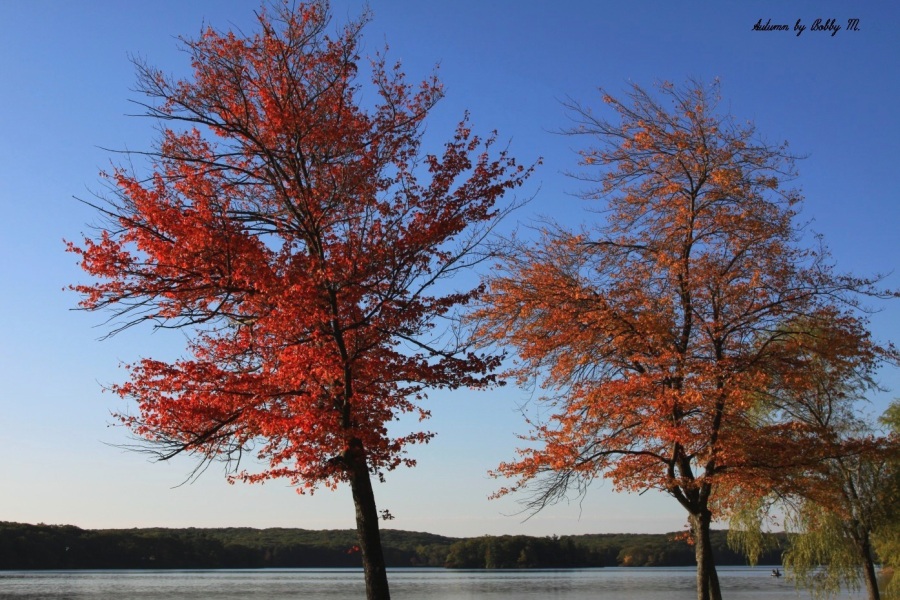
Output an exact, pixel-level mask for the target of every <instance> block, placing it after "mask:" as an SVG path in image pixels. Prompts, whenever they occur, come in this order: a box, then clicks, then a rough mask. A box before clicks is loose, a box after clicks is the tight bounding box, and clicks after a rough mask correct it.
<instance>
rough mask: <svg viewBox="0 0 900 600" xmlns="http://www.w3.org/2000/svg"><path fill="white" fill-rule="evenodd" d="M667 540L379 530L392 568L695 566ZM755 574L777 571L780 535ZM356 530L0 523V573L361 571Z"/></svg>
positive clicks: (722, 549)
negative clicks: (767, 568) (761, 569)
mask: <svg viewBox="0 0 900 600" xmlns="http://www.w3.org/2000/svg"><path fill="white" fill-rule="evenodd" d="M676 536H677V534H676V533H666V534H618V533H606V534H585V535H574V536H573V535H567V536H549V537H534V536H524V535H503V536H480V537H469V538H452V537H447V536H441V535H436V534H431V533H423V532H414V531H402V530H395V529H385V530H383V532H382V538H383V544H384V550H385V559H386V562H387V565H388V567H389V568H423V567H433V568H449V569H475V570H480V569H492V570H494V569H502V570H508V569H569V568H599V567H685V566H693V565H694V564H695V562H694V549H693V547H691V546H690V545H688V544H687V542H685V541H683V540H680V539H676ZM726 536H727V532H726V531H723V530H717V531H714V532H713V535H712V546H713V553H714V555H715V557H716V563H717V565H720V566H744V565H746V564H747V563H746V560H745V559H744V557H743V556H742V555H740V554H738V553H736V552H734V551H733V550H731V549H729V548H728V546H727V543H726ZM773 538H774V539H773V542H774V544H773V546H774V547H775V548H776V549H775V550H773V551H770V552H769V553H767V554H765V555H764V556H762V557H761V558H760V561H759V563H760V565H761V566H763V565H765V566H774V565H780V564H781V550H780V549H779V548H782V547H783V546H784V535H783V534H775V535H774V536H773ZM360 565H361V560H360V555H359V552H358V550H357V549H356V532H355V531H354V530H349V529H348V530H307V529H289V528H268V529H254V528H250V527H226V528H171V529H170V528H133V529H82V528H79V527H76V526H74V525H45V524H38V525H32V524H26V523H11V522H0V570H73V569H74V570H88V569H89V570H111V569H119V570H126V569H127V570H177V569H181V570H184V569H199V570H207V569H319V568H327V569H332V568H351V569H352V568H358V567H359V566H360Z"/></svg>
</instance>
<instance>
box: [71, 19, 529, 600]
mask: <svg viewBox="0 0 900 600" xmlns="http://www.w3.org/2000/svg"><path fill="white" fill-rule="evenodd" d="M270 13H273V14H270ZM365 22H366V18H365V17H364V18H362V19H360V20H358V21H355V22H351V23H350V24H349V25H347V26H346V27H344V28H343V29H341V30H339V31H337V32H336V33H334V34H329V33H328V31H327V29H328V23H329V14H328V5H327V3H326V2H312V3H309V4H302V5H297V6H296V7H294V6H293V5H292V3H284V4H281V5H277V6H275V7H274V8H273V9H265V8H264V9H263V10H262V11H261V12H260V14H259V31H258V32H257V33H254V34H252V35H243V34H237V33H234V32H225V33H222V32H219V31H215V30H213V29H207V30H205V31H204V32H203V34H202V35H201V36H200V37H199V38H198V39H196V40H183V43H184V46H185V48H186V50H187V51H188V53H189V55H190V57H191V61H192V66H193V75H192V77H190V78H188V79H179V80H175V79H172V78H170V77H168V76H166V75H165V74H164V73H163V72H162V71H160V70H158V69H155V68H153V67H151V66H149V65H147V64H146V63H143V62H136V67H137V73H138V88H139V91H140V92H142V93H143V94H145V96H146V98H147V100H146V101H145V102H144V103H143V106H144V107H145V108H146V115H147V116H150V117H152V118H154V119H156V120H158V121H159V122H160V123H161V125H162V131H161V138H160V140H159V141H158V143H157V145H156V146H155V147H154V148H153V150H152V151H150V152H148V153H145V155H146V156H147V157H149V160H150V164H151V169H150V173H149V175H144V174H138V173H134V172H132V171H131V170H129V169H126V168H117V169H115V170H114V171H113V172H111V173H109V174H107V175H106V177H108V179H109V181H110V186H109V189H110V193H109V194H107V195H106V196H105V197H104V198H102V200H101V201H97V202H92V203H91V205H92V206H93V207H94V208H96V210H97V211H99V212H100V213H101V214H102V215H104V216H105V217H106V219H105V225H104V226H102V227H101V228H100V231H99V232H98V233H97V234H96V235H94V236H89V237H86V238H85V239H84V241H83V242H82V243H80V244H74V243H70V244H69V250H70V251H71V252H74V253H76V254H77V255H78V256H79V258H80V264H81V266H82V267H83V269H84V270H85V271H87V273H89V274H90V275H92V276H94V280H93V281H92V282H91V283H86V284H83V285H75V286H73V289H75V290H76V291H77V292H80V293H81V294H83V300H82V301H81V307H83V308H84V309H87V310H98V309H107V310H111V311H113V312H114V313H115V315H116V316H117V317H118V322H119V323H121V326H120V327H117V328H115V329H113V331H112V333H115V332H117V331H119V330H120V329H121V328H125V327H130V326H133V325H138V324H141V323H145V322H146V323H151V324H152V325H153V326H155V327H157V328H177V329H180V330H182V331H184V332H187V333H188V335H189V341H188V342H187V352H188V355H187V357H186V358H183V359H180V360H176V361H171V362H169V361H161V360H153V359H145V360H141V361H139V362H137V363H136V364H132V365H130V366H128V371H129V378H128V380H127V381H126V382H125V383H121V384H119V385H116V386H114V387H113V389H114V391H115V392H117V393H118V394H120V395H121V396H123V397H125V398H129V399H133V400H134V401H136V403H137V412H136V414H133V415H123V416H122V417H121V419H122V421H123V422H124V423H125V425H127V426H128V427H129V428H131V429H132V430H133V431H134V432H135V433H136V434H137V435H139V436H141V437H142V438H144V439H145V440H147V441H149V443H150V444H151V447H153V448H155V449H156V451H157V453H158V456H159V457H160V458H162V459H167V458H170V457H172V456H175V455H177V454H181V453H188V454H191V455H195V456H198V457H200V458H201V459H202V460H204V461H205V460H213V459H223V460H226V461H234V462H232V463H230V464H231V465H232V466H233V467H234V470H233V471H232V472H231V473H232V474H231V477H232V478H234V479H237V480H243V481H248V482H257V481H262V480H267V479H272V478H286V479H287V480H289V481H290V482H291V483H292V484H293V485H296V486H298V487H299V489H300V490H301V491H302V490H304V489H306V490H312V489H314V488H315V487H316V486H320V485H324V486H327V487H334V486H337V485H338V484H340V483H342V482H347V483H349V485H350V488H351V490H352V493H353V499H354V503H355V506H356V522H357V528H358V532H359V546H360V548H361V551H362V555H363V560H364V566H365V573H366V583H367V590H368V597H369V598H388V597H389V592H388V585H387V578H386V575H385V568H384V558H383V555H382V550H381V543H380V538H379V528H378V513H377V512H376V504H375V499H374V495H373V489H372V485H371V479H370V477H371V476H372V475H376V476H378V477H381V476H382V475H383V474H384V473H385V472H386V471H390V470H392V469H394V468H396V467H397V466H399V465H409V466H411V465H412V464H414V461H413V460H412V459H410V458H409V457H408V456H407V455H406V450H405V449H406V447H407V446H408V445H410V444H416V443H424V442H427V441H428V440H429V438H430V437H431V435H432V434H431V433H429V432H427V431H416V432H412V433H408V434H406V435H400V436H396V435H394V434H392V433H391V432H390V431H389V423H390V422H391V421H393V420H395V419H397V417H398V416H399V415H401V414H404V413H418V414H419V415H420V416H421V417H422V418H423V419H424V418H425V417H427V416H428V412H427V411H426V410H424V409H423V408H421V407H420V405H419V402H418V401H419V400H421V399H422V397H423V396H424V393H425V391H426V389H428V388H450V389H452V388H457V387H460V386H481V385H484V384H486V383H488V382H490V381H491V380H492V376H491V374H490V373H491V370H492V369H493V368H494V367H495V366H496V364H497V360H496V358H495V357H493V356H491V355H488V354H476V353H474V352H471V351H469V349H467V347H466V346H465V345H464V344H463V343H462V342H461V341H460V338H459V337H458V336H456V335H453V334H452V333H451V334H448V335H444V334H442V333H441V330H434V329H433V328H435V327H436V326H438V325H439V324H440V323H439V321H440V320H441V319H447V320H448V321H447V322H448V323H449V322H450V320H452V317H453V314H454V311H455V310H456V308H457V307H460V306H462V305H464V304H466V303H467V302H469V301H470V300H471V299H472V298H473V297H474V296H475V295H476V294H477V292H478V290H477V289H469V290H464V291H458V292H446V293H442V294H437V295H435V294H434V292H433V290H434V289H436V286H435V284H437V283H438V282H441V281H444V280H446V279H447V278H448V277H449V276H451V275H453V274H454V273H456V272H458V271H460V270H462V269H467V268H469V267H470V266H472V265H473V264H474V263H475V262H477V261H478V260H481V259H482V258H483V255H482V254H479V253H476V252H475V250H476V249H477V248H479V247H480V242H481V241H482V240H483V239H484V236H485V235H487V233H488V232H489V231H490V229H491V227H492V226H493V225H494V224H495V223H496V222H497V220H498V219H499V218H501V217H502V216H503V214H504V213H505V212H506V211H507V210H508V209H509V208H510V206H507V207H505V208H502V207H499V206H498V204H497V202H498V200H499V199H500V198H501V197H502V196H503V195H504V194H505V193H506V192H508V191H509V190H512V189H513V188H515V187H517V186H519V185H520V184H522V182H523V181H524V179H525V178H526V177H527V176H528V174H529V173H530V169H526V168H523V167H522V166H520V165H518V164H517V163H516V161H515V160H514V159H513V158H512V157H510V156H509V155H508V154H507V152H506V151H505V150H496V149H495V146H494V141H495V136H489V137H488V138H486V139H484V138H480V137H478V136H476V135H474V134H473V133H472V132H471V130H470V127H469V124H468V118H467V117H466V118H464V119H463V120H462V121H461V122H460V123H459V125H458V128H457V129H456V132H455V135H453V137H452V139H451V140H450V141H448V142H447V143H446V145H445V146H444V148H443V152H442V153H439V154H429V153H426V152H424V151H423V150H422V147H421V135H422V128H423V124H424V122H425V119H426V117H427V115H428V114H429V111H430V109H431V108H432V107H433V106H434V105H435V103H436V102H437V101H438V100H439V99H440V98H441V96H442V90H441V85H440V83H439V82H438V81H437V79H436V78H431V79H428V80H426V81H424V82H422V83H421V84H418V85H411V84H409V83H407V82H406V79H405V76H404V74H403V73H402V72H401V70H400V67H399V65H396V66H393V67H389V66H388V65H387V64H386V62H385V60H384V58H383V56H379V57H377V58H376V59H375V60H373V61H371V64H370V65H365V66H366V69H368V70H370V71H371V82H372V84H373V85H372V87H370V88H366V90H367V91H372V92H374V93H373V94H370V95H369V96H368V97H367V98H365V102H364V98H363V93H362V91H363V88H362V87H361V84H360V83H359V79H360V76H359V73H360V71H361V70H362V68H361V66H360V65H359V60H360V59H359V56H358V54H357V52H358V45H359V41H360V35H361V30H362V28H363V26H364V24H365ZM440 289H442V290H446V289H448V288H447V287H446V286H445V287H442V288H440ZM448 331H449V330H448ZM245 452H253V454H255V456H257V457H258V458H259V459H260V460H261V461H262V463H263V464H264V465H267V466H264V467H262V468H261V469H260V470H258V471H247V470H243V469H244V468H243V467H241V466H239V465H238V464H237V462H236V461H237V460H238V459H239V458H240V456H241V454H242V453H245Z"/></svg>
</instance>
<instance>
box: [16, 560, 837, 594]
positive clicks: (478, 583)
mask: <svg viewBox="0 0 900 600" xmlns="http://www.w3.org/2000/svg"><path fill="white" fill-rule="evenodd" d="M770 573H771V568H770V567H759V568H756V569H751V568H739V567H723V568H720V569H719V579H720V581H721V585H722V592H723V596H725V597H726V598H727V599H728V600H732V599H738V600H763V599H770V600H775V599H784V600H787V599H788V598H790V599H796V598H798V597H800V598H802V597H808V596H807V595H806V594H801V595H799V596H798V593H797V591H796V590H795V589H794V588H793V586H792V584H791V583H790V582H788V581H785V579H784V578H782V579H775V578H772V577H771V576H770ZM695 574H696V572H695V570H694V569H693V568H671V569H668V568H609V569H574V570H552V571H549V570H548V571H544V570H541V571H446V570H443V569H394V570H391V571H390V580H391V596H392V597H393V598H394V599H395V600H465V599H475V598H478V599H481V598H488V599H501V598H502V599H513V598H516V599H519V598H534V599H537V598H553V599H565V600H587V599H588V598H590V599H592V600H593V599H601V600H614V599H615V600H632V599H633V600H681V599H684V600H693V599H694V598H696V591H695V587H694V586H695ZM297 597H302V598H304V600H325V599H330V600H336V599H338V598H341V599H343V598H364V597H365V590H364V584H363V577H362V572H361V571H358V570H344V569H326V570H306V569H271V570H236V571H0V600H7V599H9V600H12V599H15V600H38V599H41V600H87V599H91V600H120V599H122V598H132V599H135V600H164V599H165V600H169V599H184V600H207V599H208V600H222V599H228V598H233V599H235V600H237V599H239V598H240V599H243V598H261V599H262V598H265V599H274V600H281V599H287V598H291V599H294V598H297ZM839 598H840V599H848V598H850V596H849V595H843V596H840V597H839Z"/></svg>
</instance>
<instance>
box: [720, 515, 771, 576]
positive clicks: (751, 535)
mask: <svg viewBox="0 0 900 600" xmlns="http://www.w3.org/2000/svg"><path fill="white" fill-rule="evenodd" d="M766 513H767V510H766V507H765V506H763V505H762V504H748V505H746V506H743V507H740V508H739V509H738V510H736V511H735V512H734V513H732V515H731V519H730V521H729V528H728V537H727V540H728V547H729V548H731V549H732V550H734V551H736V552H739V553H740V554H742V555H743V556H746V557H747V562H749V563H750V564H751V565H753V566H755V565H757V564H759V561H760V558H761V557H763V556H771V555H772V554H774V553H780V551H781V544H780V543H779V538H778V537H777V536H775V535H773V534H772V533H767V532H766V531H765V530H764V528H763V524H764V521H765V519H766Z"/></svg>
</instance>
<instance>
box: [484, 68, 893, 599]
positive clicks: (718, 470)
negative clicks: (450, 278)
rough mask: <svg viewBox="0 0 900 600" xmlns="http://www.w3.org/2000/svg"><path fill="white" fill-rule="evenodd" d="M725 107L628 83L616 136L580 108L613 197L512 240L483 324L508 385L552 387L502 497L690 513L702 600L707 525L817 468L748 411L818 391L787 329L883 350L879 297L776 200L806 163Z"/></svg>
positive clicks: (506, 469)
mask: <svg viewBox="0 0 900 600" xmlns="http://www.w3.org/2000/svg"><path fill="white" fill-rule="evenodd" d="M717 93H718V90H717V86H716V85H713V86H709V87H707V86H703V85H701V84H698V83H690V84H688V85H686V86H683V87H678V86H673V85H670V84H663V85H661V86H659V87H658V89H657V90H656V93H653V91H646V90H644V89H642V88H641V87H638V86H634V87H633V88H632V89H631V91H630V93H629V94H628V96H627V97H626V98H624V99H620V98H614V97H612V96H609V95H605V96H604V101H605V103H606V104H607V106H608V107H609V108H610V109H611V112H612V113H613V115H615V117H616V118H615V119H614V120H613V121H610V120H606V119H604V118H601V117H599V116H596V115H595V114H594V113H593V112H591V110H589V109H588V108H585V107H583V106H580V105H577V104H572V105H570V106H569V108H570V109H572V111H573V114H574V116H575V123H576V124H575V126H574V127H573V128H572V129H571V130H570V131H569V133H571V134H573V135H577V136H585V137H589V138H590V139H592V140H593V141H594V143H595V145H594V146H592V147H589V148H586V149H585V150H583V151H581V152H580V156H581V164H582V166H583V167H584V171H583V173H582V174H581V175H579V178H580V179H582V180H585V181H589V182H592V184H593V189H591V190H590V191H589V192H587V194H586V196H587V197H588V198H590V199H595V200H603V201H605V205H604V208H603V209H602V210H601V211H600V212H599V214H600V215H602V216H603V217H604V219H603V220H602V221H601V222H599V223H597V224H596V225H595V226H591V225H586V226H584V227H582V228H581V229H580V230H577V231H572V230H568V229H566V228H563V227H561V226H557V225H553V224H551V225H548V226H546V227H544V228H543V229H542V230H541V231H540V235H539V236H538V239H537V240H536V241H534V242H529V241H527V240H526V241H522V240H521V239H515V238H514V239H511V240H507V249H506V251H505V253H504V258H503V261H502V263H501V265H500V266H499V268H498V269H497V270H495V271H493V272H492V275H491V276H490V277H489V279H488V281H487V283H488V291H487V294H486V295H485V296H484V304H483V305H481V306H480V308H479V309H478V310H477V311H475V312H474V314H473V322H474V323H475V325H476V326H477V333H476V335H477V336H478V338H479V341H480V342H481V343H484V344H497V345H498V346H501V347H509V348H511V349H514V350H515V351H516V354H517V362H516V363H515V365H514V366H513V367H512V370H511V374H513V375H515V376H517V377H518V378H519V380H520V382H523V383H530V382H532V381H537V382H539V383H541V384H542V386H543V389H544V390H545V392H546V396H545V398H544V400H545V401H546V402H547V404H548V405H549V412H548V415H549V416H548V418H546V419H543V420H540V421H535V422H532V423H531V425H532V427H533V431H532V433H531V434H530V435H529V436H527V437H525V439H526V440H527V441H530V442H531V444H529V447H526V448H524V449H521V450H520V457H519V458H518V459H517V460H515V461H512V462H509V463H505V464H502V465H501V466H500V467H499V470H498V474H499V475H502V476H508V477H513V478H516V479H517V480H518V483H517V485H515V486H514V487H512V488H510V489H503V490H501V492H500V493H506V492H509V491H512V490H515V489H519V488H521V487H522V486H531V487H530V489H531V490H532V494H533V495H532V496H530V498H531V500H530V501H529V504H530V507H531V508H532V509H540V508H542V507H543V506H544V505H546V504H547V503H548V502H553V501H555V500H557V499H559V498H560V497H562V496H563V495H564V494H566V492H567V490H570V489H573V488H574V489H576V490H580V491H582V492H583V491H584V490H585V487H586V486H587V485H588V484H589V483H590V482H591V480H592V479H593V478H595V477H598V476H603V477H606V478H609V479H611V480H612V482H613V483H614V485H615V486H616V488H617V489H619V490H627V491H638V490H645V489H656V490H662V491H664V492H666V493H668V494H670V495H671V496H673V497H674V498H675V499H676V500H677V501H678V502H679V503H680V504H681V505H682V506H683V507H684V508H685V510H686V511H687V513H688V520H689V523H690V525H691V532H692V537H693V541H694V543H695V547H696V556H697V564H698V569H697V590H698V596H697V597H698V598H699V599H700V600H707V599H718V598H720V597H721V592H720V589H719V583H718V579H717V576H716V570H715V566H714V563H713V559H712V553H711V550H710V545H709V530H710V523H711V522H712V521H713V520H715V519H716V518H717V517H720V516H723V515H727V513H728V510H729V506H730V505H731V503H732V502H733V501H734V500H735V499H736V498H737V495H740V494H746V493H754V489H755V488H758V487H760V486H765V485H767V484H766V483H765V482H766V481H767V480H768V479H769V478H771V477H775V476H777V474H778V473H780V472H782V471H783V469H784V468H786V467H787V466H789V465H792V464H794V463H796V462H797V461H798V460H801V459H804V460H806V459H809V461H810V462H812V461H814V459H815V457H814V456H812V455H810V454H806V453H804V452H803V451H802V448H804V447H805V444H806V443H807V442H809V441H810V440H811V439H812V438H813V436H814V435H815V433H814V432H813V431H812V430H811V429H810V428H808V427H802V426H798V425H797V424H796V423H788V422H777V423H771V422H765V421H764V420H762V419H759V418H757V414H756V413H757V406H758V403H759V401H760V398H761V397H762V396H763V395H764V394H765V393H767V392H768V391H770V390H771V385H772V384H773V382H776V381H779V380H788V379H791V378H799V379H802V378H804V377H806V376H807V375H814V373H810V374H808V373H806V372H805V371H804V370H803V369H804V363H803V361H800V360H790V358H791V357H789V356H786V353H787V352H789V351H790V349H791V348H792V346H791V345H790V344H783V343H778V342H779V340H781V339H785V338H788V337H790V336H796V335H797V334H796V332H795V331H794V329H795V328H791V327H789V326H786V324H787V325H789V324H790V323H793V322H797V321H798V320H799V319H800V318H801V317H802V320H803V322H804V324H805V326H806V327H813V326H818V325H821V327H822V328H826V326H828V329H829V330H833V329H834V327H832V326H831V325H832V324H834V323H843V324H846V326H844V327H841V328H840V329H841V330H842V331H845V332H847V335H855V336H857V339H854V340H852V343H851V342H848V344H847V345H848V346H850V347H852V348H855V351H858V352H862V353H865V354H866V360H869V359H870V357H871V360H874V361H876V362H877V361H878V360H880V359H881V358H882V357H883V356H884V355H885V352H888V351H889V349H886V348H881V347H879V346H878V345H876V344H875V343H874V342H872V341H871V340H869V339H868V336H867V335H866V330H865V327H864V324H865V321H864V319H863V318H862V317H861V316H858V315H860V313H859V306H858V298H859V293H863V294H867V293H875V294H878V293H880V292H879V291H878V290H877V289H875V288H874V287H873V286H874V284H875V283H876V282H875V281H874V280H863V279H857V278H853V277H848V276H843V275H839V274H836V273H835V272H834V271H833V269H832V267H831V266H830V264H829V259H828V255H827V253H826V252H825V251H824V250H823V249H822V248H819V247H817V248H813V249H810V248H805V247H804V246H802V244H801V243H800V242H801V240H800V239H799V237H800V236H799V231H798V229H797V227H796V226H795V225H794V222H793V220H794V217H795V214H796V210H797V205H798V202H799V201H800V197H799V195H798V194H797V193H796V192H795V191H793V190H791V189H786V188H785V187H784V184H785V182H786V181H788V180H790V179H791V178H792V177H793V176H794V159H793V158H792V157H791V156H790V155H789V154H788V153H787V152H786V149H785V148H784V147H783V146H771V145H768V144H766V143H764V142H762V141H760V140H758V139H757V138H756V137H755V135H754V130H753V128H752V127H751V126H745V125H739V124H736V123H735V122H734V121H733V120H732V119H731V118H730V117H728V116H727V115H722V114H720V113H718V112H717V105H716V100H717ZM851 324H852V326H851ZM807 348H808V347H807ZM820 349H822V348H820ZM822 350H823V351H824V350H827V349H822ZM791 369H796V370H791ZM788 370H790V372H787V371H788Z"/></svg>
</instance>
